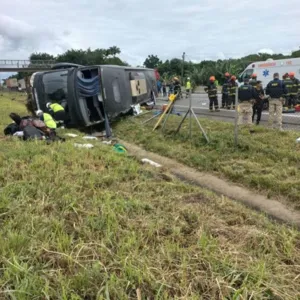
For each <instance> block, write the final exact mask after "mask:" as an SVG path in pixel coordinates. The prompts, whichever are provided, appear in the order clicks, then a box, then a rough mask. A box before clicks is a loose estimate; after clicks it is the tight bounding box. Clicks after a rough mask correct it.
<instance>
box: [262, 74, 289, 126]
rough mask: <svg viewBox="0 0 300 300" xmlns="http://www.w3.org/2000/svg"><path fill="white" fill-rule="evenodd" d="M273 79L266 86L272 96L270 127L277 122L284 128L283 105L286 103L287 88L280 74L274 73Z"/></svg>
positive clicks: (270, 101) (270, 100)
mask: <svg viewBox="0 0 300 300" xmlns="http://www.w3.org/2000/svg"><path fill="white" fill-rule="evenodd" d="M273 78H274V79H273V80H272V81H270V82H269V83H268V85H267V88H266V94H267V95H269V96H270V99H269V127H273V122H274V118H275V123H276V124H277V127H278V128H279V129H280V130H282V107H283V103H284V98H283V96H284V95H286V94H287V93H288V92H287V88H286V86H285V84H284V82H283V81H282V80H280V79H279V74H278V73H275V74H274V75H273Z"/></svg>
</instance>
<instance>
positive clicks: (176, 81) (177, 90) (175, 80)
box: [173, 77, 181, 98]
mask: <svg viewBox="0 0 300 300" xmlns="http://www.w3.org/2000/svg"><path fill="white" fill-rule="evenodd" d="M173 85H174V94H177V98H181V85H180V81H179V79H178V77H174V78H173Z"/></svg>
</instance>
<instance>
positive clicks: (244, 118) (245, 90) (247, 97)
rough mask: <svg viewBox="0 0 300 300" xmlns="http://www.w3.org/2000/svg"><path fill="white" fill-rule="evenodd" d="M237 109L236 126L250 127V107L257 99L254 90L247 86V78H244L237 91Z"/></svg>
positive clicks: (249, 85)
mask: <svg viewBox="0 0 300 300" xmlns="http://www.w3.org/2000/svg"><path fill="white" fill-rule="evenodd" d="M238 96H239V109H238V125H247V126H249V127H251V125H252V105H253V103H254V101H255V99H256V98H257V94H256V92H255V88H254V87H253V86H252V85H251V84H249V78H248V77H245V78H244V84H243V85H242V86H240V87H239V89H238Z"/></svg>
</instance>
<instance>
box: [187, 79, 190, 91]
mask: <svg viewBox="0 0 300 300" xmlns="http://www.w3.org/2000/svg"><path fill="white" fill-rule="evenodd" d="M186 89H187V90H190V89H191V82H190V81H188V82H187V83H186Z"/></svg>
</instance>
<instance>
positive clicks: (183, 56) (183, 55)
mask: <svg viewBox="0 0 300 300" xmlns="http://www.w3.org/2000/svg"><path fill="white" fill-rule="evenodd" d="M184 58H185V52H183V54H182V66H181V85H182V86H183V70H184Z"/></svg>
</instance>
